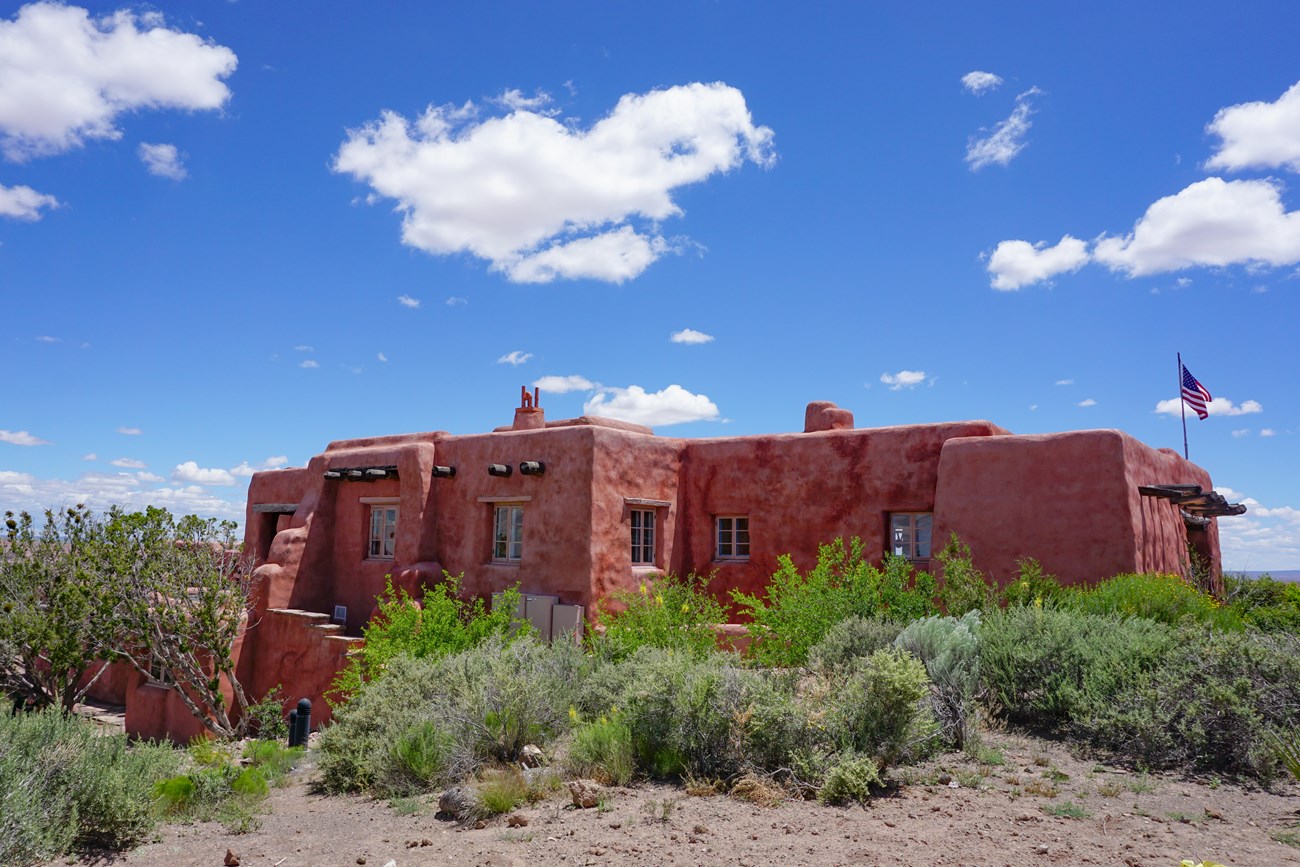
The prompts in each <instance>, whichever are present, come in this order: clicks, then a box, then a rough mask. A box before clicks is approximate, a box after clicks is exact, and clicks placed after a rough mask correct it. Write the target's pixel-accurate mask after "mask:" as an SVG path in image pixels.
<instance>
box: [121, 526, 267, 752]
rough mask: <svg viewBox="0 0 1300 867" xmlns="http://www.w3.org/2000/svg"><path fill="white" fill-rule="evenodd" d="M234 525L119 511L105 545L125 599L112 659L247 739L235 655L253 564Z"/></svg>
mask: <svg viewBox="0 0 1300 867" xmlns="http://www.w3.org/2000/svg"><path fill="white" fill-rule="evenodd" d="M235 526H236V525H235V523H234V522H233V521H216V520H214V519H212V518H206V519H204V518H199V517H196V516H194V515H189V516H187V517H184V518H181V519H180V520H179V521H178V520H175V519H174V518H173V517H172V515H171V513H170V512H168V511H167V510H166V509H159V508H155V507H152V506H150V507H149V508H147V509H146V510H145V511H143V512H126V511H124V510H122V509H120V508H117V507H114V508H113V509H111V510H110V511H109V513H108V517H107V520H106V522H105V525H104V531H105V532H104V536H103V544H102V547H101V556H102V558H103V560H104V562H105V564H106V566H105V570H106V572H107V573H108V574H109V575H111V578H112V581H113V582H114V584H115V585H116V586H117V587H118V589H119V591H120V592H119V595H118V599H117V604H116V606H115V608H114V611H113V625H114V634H113V638H112V640H111V641H110V644H109V650H110V652H111V653H112V654H113V656H114V657H115V658H117V659H120V660H124V661H126V662H128V663H130V665H131V666H133V667H134V668H135V669H136V670H137V671H139V672H140V673H142V674H144V675H145V676H146V677H150V678H152V679H154V680H156V681H157V682H159V683H161V684H163V685H166V686H168V687H169V688H170V689H171V690H172V691H174V692H175V693H176V694H177V695H178V696H180V698H181V700H182V701H183V702H184V703H185V706H186V707H188V708H189V710H190V712H191V713H192V714H194V716H195V717H197V718H198V719H199V720H200V721H201V722H202V723H203V724H204V726H206V727H207V729H208V730H209V731H211V732H212V733H213V734H215V735H217V736H219V737H239V736H242V735H243V734H244V732H245V730H246V728H247V721H248V715H247V713H246V711H247V709H248V704H249V702H248V697H247V695H246V694H245V692H244V689H243V687H242V686H241V685H240V683H239V679H238V677H236V675H235V658H234V647H235V642H236V639H237V638H238V637H239V635H240V633H241V632H242V631H244V630H246V629H248V628H249V627H251V626H252V625H253V623H252V621H251V620H250V617H251V611H252V594H253V567H254V565H255V564H254V563H253V561H252V558H251V557H247V556H245V555H244V554H243V553H242V552H241V551H240V550H239V549H238V547H237V545H236V542H235V535H234V533H235ZM227 691H228V692H229V698H227Z"/></svg>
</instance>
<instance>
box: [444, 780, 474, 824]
mask: <svg viewBox="0 0 1300 867" xmlns="http://www.w3.org/2000/svg"><path fill="white" fill-rule="evenodd" d="M473 806H474V793H473V792H472V791H470V790H469V789H466V788H465V787H463V786H453V787H451V788H450V789H448V790H447V791H445V792H443V793H442V794H441V795H440V796H439V797H438V812H439V813H443V814H446V815H448V816H451V817H452V818H454V819H459V820H463V819H466V818H467V817H468V816H469V815H470V813H471V812H472V807H473Z"/></svg>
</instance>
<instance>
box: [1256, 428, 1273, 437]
mask: <svg viewBox="0 0 1300 867" xmlns="http://www.w3.org/2000/svg"><path fill="white" fill-rule="evenodd" d="M1259 435H1260V436H1262V437H1272V436H1277V431H1275V430H1273V429H1272V428H1271V427H1266V428H1262V429H1261V430H1260V432H1259Z"/></svg>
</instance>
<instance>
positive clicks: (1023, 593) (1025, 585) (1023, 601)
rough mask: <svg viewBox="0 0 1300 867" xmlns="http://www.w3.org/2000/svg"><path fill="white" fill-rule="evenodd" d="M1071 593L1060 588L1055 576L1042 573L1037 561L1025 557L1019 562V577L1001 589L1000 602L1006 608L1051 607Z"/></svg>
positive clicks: (1067, 589) (1064, 588)
mask: <svg viewBox="0 0 1300 867" xmlns="http://www.w3.org/2000/svg"><path fill="white" fill-rule="evenodd" d="M1071 592H1072V591H1071V590H1070V589H1069V588H1066V587H1063V586H1061V583H1060V582H1059V581H1058V580H1057V579H1056V576H1055V575H1048V574H1046V573H1044V572H1043V567H1042V565H1041V564H1040V563H1039V562H1038V561H1037V560H1035V559H1034V558H1032V557H1026V558H1024V559H1023V560H1021V561H1020V575H1019V576H1018V577H1017V578H1016V580H1015V581H1012V582H1011V583H1010V584H1008V585H1007V586H1005V587H1003V588H1002V593H1001V601H1002V603H1003V604H1004V605H1005V606H1006V607H1008V608H1014V607H1018V606H1024V605H1033V606H1035V607H1038V608H1042V607H1043V606H1044V605H1046V606H1049V607H1052V606H1056V605H1058V604H1060V603H1061V602H1062V600H1064V599H1065V598H1067V597H1068V596H1069V595H1070V593H1071ZM986 610H987V609H986Z"/></svg>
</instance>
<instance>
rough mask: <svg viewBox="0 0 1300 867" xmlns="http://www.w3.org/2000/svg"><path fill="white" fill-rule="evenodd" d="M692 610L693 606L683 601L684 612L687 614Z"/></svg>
mask: <svg viewBox="0 0 1300 867" xmlns="http://www.w3.org/2000/svg"><path fill="white" fill-rule="evenodd" d="M690 610H691V606H689V605H687V604H686V603H685V602H683V603H682V613H683V614H685V613H686V612H687V611H690Z"/></svg>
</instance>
